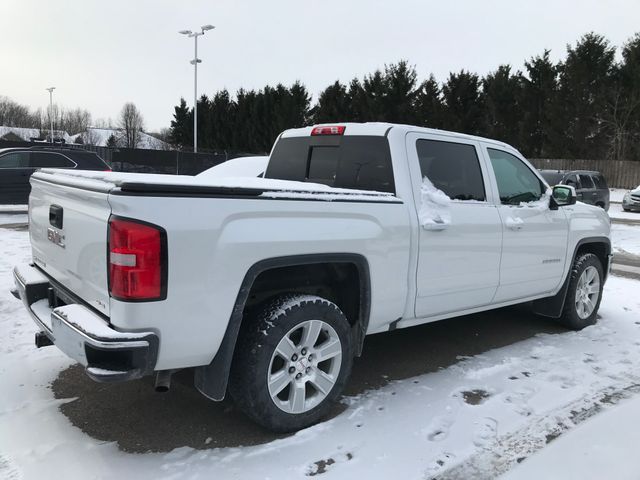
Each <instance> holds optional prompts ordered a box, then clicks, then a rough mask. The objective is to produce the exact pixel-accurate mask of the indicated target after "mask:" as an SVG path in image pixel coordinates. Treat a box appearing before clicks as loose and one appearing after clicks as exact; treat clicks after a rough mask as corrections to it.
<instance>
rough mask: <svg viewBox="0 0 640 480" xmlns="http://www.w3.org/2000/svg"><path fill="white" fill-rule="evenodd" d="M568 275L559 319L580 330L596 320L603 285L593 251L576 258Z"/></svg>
mask: <svg viewBox="0 0 640 480" xmlns="http://www.w3.org/2000/svg"><path fill="white" fill-rule="evenodd" d="M570 275H571V276H570V279H569V288H568V290H567V297H566V299H565V302H564V308H563V310H562V316H561V317H560V319H559V320H560V322H561V323H563V324H564V325H565V326H567V327H569V328H571V329H573V330H581V329H583V328H584V327H587V326H589V325H593V324H595V323H596V320H597V315H598V308H599V307H600V300H601V299H602V288H603V285H604V275H603V269H602V263H601V262H600V259H599V258H598V257H597V256H596V255H594V254H593V253H585V254H583V255H580V256H579V257H577V258H576V260H575V261H574V263H573V267H572V268H571V274H570Z"/></svg>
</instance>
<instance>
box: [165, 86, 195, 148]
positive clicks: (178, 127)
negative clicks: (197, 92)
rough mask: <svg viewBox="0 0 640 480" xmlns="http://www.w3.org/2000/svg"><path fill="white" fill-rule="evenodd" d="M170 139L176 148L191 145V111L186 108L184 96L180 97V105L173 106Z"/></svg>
mask: <svg viewBox="0 0 640 480" xmlns="http://www.w3.org/2000/svg"><path fill="white" fill-rule="evenodd" d="M170 139H171V143H173V144H174V145H176V146H177V147H178V148H184V147H188V146H190V145H193V113H192V112H190V111H189V108H187V102H186V101H185V99H184V98H181V99H180V105H178V106H177V107H174V113H173V120H171V128H170Z"/></svg>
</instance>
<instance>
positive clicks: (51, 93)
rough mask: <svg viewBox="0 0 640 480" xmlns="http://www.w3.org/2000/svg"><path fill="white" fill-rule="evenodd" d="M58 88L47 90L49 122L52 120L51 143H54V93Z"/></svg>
mask: <svg viewBox="0 0 640 480" xmlns="http://www.w3.org/2000/svg"><path fill="white" fill-rule="evenodd" d="M55 89H56V87H49V88H45V90H47V91H48V92H49V120H51V131H50V133H51V143H53V91H54V90H55Z"/></svg>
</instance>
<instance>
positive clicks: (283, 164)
mask: <svg viewBox="0 0 640 480" xmlns="http://www.w3.org/2000/svg"><path fill="white" fill-rule="evenodd" d="M264 176H265V178H274V179H279V180H296V181H299V182H312V183H322V184H324V185H329V186H331V187H338V188H353V189H358V190H374V191H378V192H390V193H395V184H394V179H393V168H392V165H391V153H390V151H389V142H388V141H387V139H386V137H379V136H364V135H362V136H359V135H353V136H326V137H323V136H313V137H312V136H309V137H291V138H281V139H280V140H279V141H278V142H277V143H276V145H275V147H274V150H273V153H272V154H271V157H270V159H269V165H268V167H267V171H266V172H265V175H264Z"/></svg>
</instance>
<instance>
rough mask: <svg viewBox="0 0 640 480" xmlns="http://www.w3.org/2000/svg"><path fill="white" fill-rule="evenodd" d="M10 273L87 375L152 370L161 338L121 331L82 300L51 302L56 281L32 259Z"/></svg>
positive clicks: (40, 321)
mask: <svg viewBox="0 0 640 480" xmlns="http://www.w3.org/2000/svg"><path fill="white" fill-rule="evenodd" d="M13 277H14V281H15V287H16V288H15V290H12V293H13V295H14V296H16V297H17V298H20V299H21V300H22V302H23V303H24V305H25V307H26V308H27V311H28V312H29V313H30V314H31V317H32V318H33V320H34V322H35V323H36V325H38V327H39V328H40V329H41V330H42V333H44V334H45V335H46V336H47V337H48V338H49V339H50V340H51V342H52V343H54V344H55V345H56V346H57V347H58V348H59V349H60V350H62V351H63V352H64V353H65V354H67V355H68V356H69V357H71V358H72V359H74V360H75V361H77V362H79V363H81V364H82V365H84V366H85V367H86V372H87V375H89V377H91V378H92V379H94V380H96V381H100V382H118V381H124V380H132V379H134V378H139V377H142V376H144V375H148V374H151V373H152V372H153V369H154V366H155V363H156V358H157V354H158V344H159V341H158V336H157V335H156V334H155V333H153V332H120V331H118V330H115V329H114V328H113V327H112V326H111V325H109V323H108V322H107V320H105V319H104V317H102V316H100V315H98V314H97V313H95V312H94V311H93V310H91V309H90V308H88V307H87V306H85V305H82V304H80V303H76V304H70V305H63V306H57V307H54V306H52V305H55V304H56V303H57V302H56V293H55V287H54V285H52V283H51V281H50V280H49V279H48V278H47V277H46V276H45V275H44V274H43V273H42V272H41V271H40V270H39V269H38V268H37V267H35V266H34V265H30V264H25V265H18V266H16V267H15V268H14V270H13ZM40 343H41V342H40Z"/></svg>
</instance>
